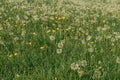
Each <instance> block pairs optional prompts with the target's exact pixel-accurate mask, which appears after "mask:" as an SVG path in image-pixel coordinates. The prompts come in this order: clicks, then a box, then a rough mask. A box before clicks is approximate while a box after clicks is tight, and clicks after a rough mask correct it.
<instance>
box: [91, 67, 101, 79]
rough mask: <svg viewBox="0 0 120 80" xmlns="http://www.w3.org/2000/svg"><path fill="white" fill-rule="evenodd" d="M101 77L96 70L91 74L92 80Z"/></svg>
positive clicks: (99, 72)
mask: <svg viewBox="0 0 120 80" xmlns="http://www.w3.org/2000/svg"><path fill="white" fill-rule="evenodd" d="M100 77H101V71H100V70H99V69H96V70H95V71H94V74H93V79H99V78H100Z"/></svg>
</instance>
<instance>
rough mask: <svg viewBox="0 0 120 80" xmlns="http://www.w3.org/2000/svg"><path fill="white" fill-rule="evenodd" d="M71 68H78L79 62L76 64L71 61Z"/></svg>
mask: <svg viewBox="0 0 120 80" xmlns="http://www.w3.org/2000/svg"><path fill="white" fill-rule="evenodd" d="M71 69H72V70H77V69H79V64H77V63H75V62H74V63H72V64H71Z"/></svg>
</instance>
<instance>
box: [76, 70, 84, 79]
mask: <svg viewBox="0 0 120 80" xmlns="http://www.w3.org/2000/svg"><path fill="white" fill-rule="evenodd" d="M77 72H78V75H79V76H80V77H81V76H82V75H83V74H84V71H82V70H81V69H78V70H77Z"/></svg>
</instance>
